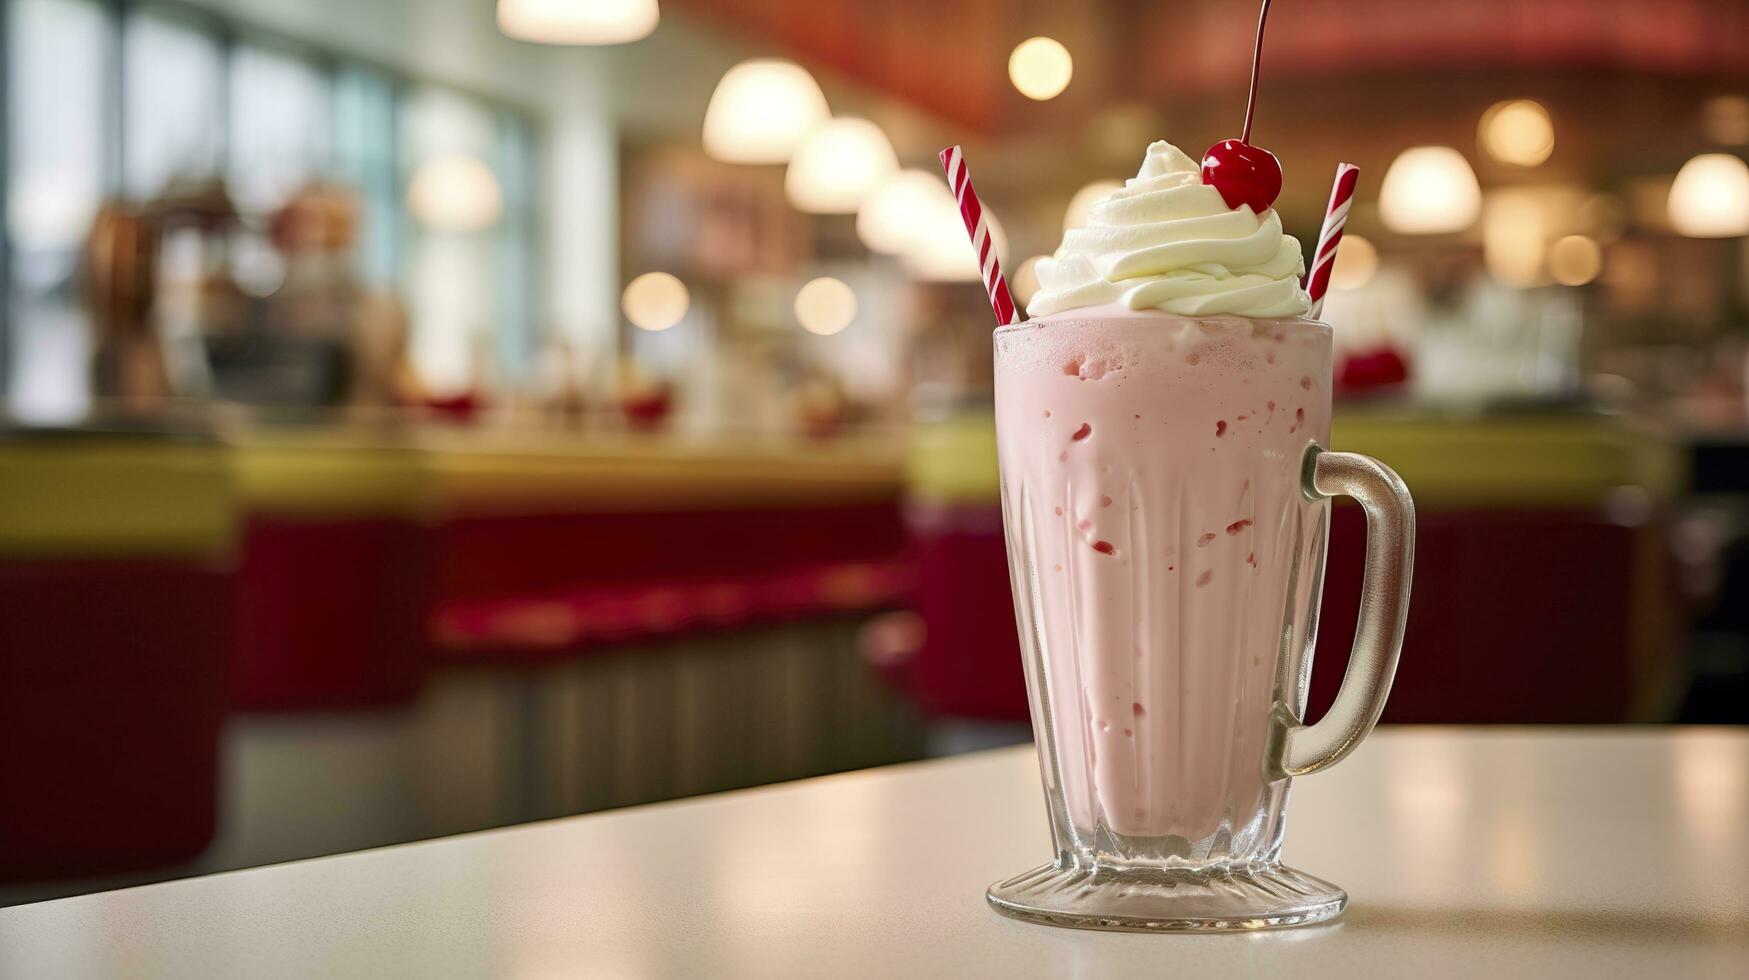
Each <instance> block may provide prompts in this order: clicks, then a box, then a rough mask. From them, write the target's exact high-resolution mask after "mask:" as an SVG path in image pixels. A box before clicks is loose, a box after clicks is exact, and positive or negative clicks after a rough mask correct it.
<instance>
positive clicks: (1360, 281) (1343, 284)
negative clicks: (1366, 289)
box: [1330, 234, 1379, 289]
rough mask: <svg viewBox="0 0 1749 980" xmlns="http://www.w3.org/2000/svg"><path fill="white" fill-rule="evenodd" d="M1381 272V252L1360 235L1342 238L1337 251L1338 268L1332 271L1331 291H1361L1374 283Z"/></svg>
mask: <svg viewBox="0 0 1749 980" xmlns="http://www.w3.org/2000/svg"><path fill="white" fill-rule="evenodd" d="M1378 271H1379V250H1378V249H1376V248H1374V247H1373V244H1372V242H1369V241H1367V240H1366V239H1364V238H1362V237H1360V236H1359V235H1348V234H1344V235H1343V236H1342V244H1341V245H1339V246H1337V249H1336V266H1335V267H1334V268H1332V269H1331V270H1330V288H1331V289H1359V288H1360V287H1362V286H1364V285H1366V284H1367V283H1369V282H1372V277H1373V275H1374V274H1375V273H1377V272H1378Z"/></svg>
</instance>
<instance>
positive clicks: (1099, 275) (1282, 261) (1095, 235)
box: [1026, 140, 1311, 317]
mask: <svg viewBox="0 0 1749 980" xmlns="http://www.w3.org/2000/svg"><path fill="white" fill-rule="evenodd" d="M1305 271H1306V270H1305V260H1304V258H1303V257H1302V256H1301V254H1300V243H1299V242H1298V241H1297V240H1296V239H1294V237H1293V236H1292V235H1284V234H1282V231H1281V219H1280V218H1278V217H1277V216H1276V214H1275V209H1274V208H1270V209H1268V210H1266V211H1265V212H1264V213H1263V214H1261V215H1259V214H1257V213H1256V212H1255V211H1252V210H1251V208H1250V206H1249V205H1243V204H1242V205H1240V206H1239V207H1237V208H1229V207H1227V202H1225V201H1223V200H1221V192H1220V191H1218V190H1216V189H1215V188H1213V187H1211V186H1209V185H1207V184H1205V183H1203V182H1202V168H1201V167H1200V166H1198V165H1197V163H1196V161H1194V160H1192V159H1191V158H1190V157H1188V156H1185V154H1184V151H1182V150H1180V149H1179V148H1178V147H1176V146H1173V145H1172V144H1170V143H1168V142H1166V141H1165V140H1160V141H1157V142H1155V143H1154V144H1152V145H1150V146H1149V147H1148V156H1147V158H1146V159H1144V160H1143V161H1142V169H1141V171H1140V172H1139V173H1137V174H1136V176H1135V177H1133V178H1132V179H1130V180H1128V181H1125V183H1124V186H1123V187H1122V188H1120V189H1118V190H1116V191H1113V192H1112V193H1110V194H1108V195H1107V196H1106V197H1105V198H1103V199H1102V200H1100V201H1099V202H1098V203H1096V204H1094V205H1093V209H1092V211H1091V213H1090V223H1089V225H1088V227H1086V228H1075V229H1071V230H1070V231H1068V232H1065V233H1064V235H1063V244H1062V245H1061V246H1059V247H1058V249H1057V254H1056V255H1054V256H1052V257H1051V258H1048V259H1044V260H1041V261H1040V262H1039V263H1038V280H1039V287H1040V288H1039V291H1038V292H1037V293H1036V294H1034V295H1033V298H1032V302H1030V303H1028V304H1027V307H1026V312H1027V313H1028V314H1029V315H1031V316H1035V317H1036V316H1048V315H1049V314H1052V313H1058V312H1061V311H1063V310H1072V309H1078V308H1080V307H1085V306H1099V305H1102V304H1107V303H1116V304H1118V305H1120V306H1125V307H1128V308H1129V309H1132V310H1146V309H1156V310H1164V311H1166V312H1168V313H1176V314H1178V315H1180V316H1210V315H1214V314H1217V313H1230V314H1237V315H1239V316H1250V317H1291V316H1303V315H1305V313H1306V311H1307V310H1308V309H1310V307H1311V301H1310V299H1309V298H1308V297H1307V296H1306V291H1305V290H1304V289H1301V288H1300V277H1301V276H1302V275H1303V274H1304V273H1305Z"/></svg>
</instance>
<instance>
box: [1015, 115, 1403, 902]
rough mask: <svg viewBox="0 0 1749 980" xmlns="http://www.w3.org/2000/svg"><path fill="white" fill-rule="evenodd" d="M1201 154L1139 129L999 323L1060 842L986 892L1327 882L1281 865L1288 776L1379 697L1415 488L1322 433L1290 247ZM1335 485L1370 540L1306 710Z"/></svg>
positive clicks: (1313, 765) (1043, 739) (1318, 365)
mask: <svg viewBox="0 0 1749 980" xmlns="http://www.w3.org/2000/svg"><path fill="white" fill-rule="evenodd" d="M1206 174H1207V170H1206V168H1205V167H1199V166H1198V164H1197V162H1195V161H1193V160H1192V159H1190V158H1189V157H1188V156H1186V155H1185V154H1184V153H1182V152H1180V151H1179V150H1178V149H1177V148H1176V147H1174V146H1172V145H1171V144H1169V143H1165V142H1157V143H1154V144H1153V145H1152V146H1150V147H1148V151H1147V155H1146V158H1145V159H1144V161H1143V163H1142V166H1141V169H1140V171H1139V172H1138V174H1137V175H1136V177H1135V178H1133V179H1131V180H1129V181H1128V182H1127V183H1126V184H1125V186H1124V187H1122V188H1120V189H1118V190H1116V191H1114V192H1112V193H1111V194H1110V195H1108V196H1107V197H1106V198H1105V199H1103V200H1101V201H1100V202H1098V203H1097V204H1095V205H1094V206H1093V208H1092V210H1091V212H1090V215H1091V218H1090V224H1089V225H1088V227H1086V228H1079V229H1073V230H1071V231H1069V232H1067V233H1066V234H1065V236H1064V239H1063V244H1062V246H1061V247H1060V248H1059V249H1058V250H1057V253H1056V254H1055V255H1054V256H1052V257H1051V258H1050V259H1046V260H1043V261H1041V262H1040V263H1039V266H1038V276H1039V282H1040V286H1041V288H1040V290H1039V292H1038V293H1037V294H1036V295H1035V296H1034V297H1033V299H1032V302H1031V303H1030V304H1029V306H1028V312H1029V313H1030V314H1031V315H1032V319H1030V320H1029V321H1027V322H1025V323H1021V324H1016V325H1011V326H1004V327H1001V328H1000V329H998V330H997V331H996V335H995V354H996V358H995V363H996V428H997V448H998V454H999V457H1000V467H1001V482H1002V507H1003V519H1004V524H1005V528H1006V531H1007V539H1008V553H1009V562H1010V578H1011V582H1012V585H1013V590H1014V605H1015V614H1016V619H1017V622H1018V626H1019V631H1020V636H1021V643H1022V648H1023V650H1022V653H1023V660H1024V664H1025V669H1026V676H1027V690H1028V698H1029V702H1030V705H1031V710H1032V722H1033V731H1034V734H1035V736H1036V740H1037V743H1038V750H1039V761H1040V769H1041V772H1042V774H1043V778H1044V783H1045V790H1046V798H1047V802H1048V805H1049V813H1050V819H1051V828H1052V836H1053V839H1054V840H1055V843H1056V848H1057V859H1056V860H1055V861H1054V862H1052V863H1051V864H1047V865H1045V866H1044V867H1041V868H1038V869H1036V870H1034V871H1032V872H1028V873H1027V874H1023V875H1020V876H1017V877H1015V878H1013V879H1010V880H1008V881H1005V882H1001V883H999V884H997V885H995V886H993V887H992V888H991V890H990V900H991V902H992V903H993V904H995V905H996V906H997V908H999V909H1001V910H1002V911H1005V912H1008V913H1010V914H1014V915H1020V916H1022V917H1026V918H1033V919H1037V920H1040V921H1046V922H1054V923H1058V924H1071V925H1089V926H1094V927H1103V928H1112V927H1117V928H1256V927H1259V926H1267V925H1285V924H1294V923H1299V922H1309V921H1317V920H1319V919H1323V918H1328V917H1330V916H1332V915H1335V914H1336V913H1337V912H1339V911H1340V910H1341V908H1342V904H1343V902H1344V901H1345V900H1346V897H1345V896H1344V895H1343V893H1342V891H1341V890H1340V889H1338V888H1336V887H1335V886H1333V885H1330V884H1328V883H1327V882H1322V881H1319V880H1317V879H1315V878H1311V877H1309V876H1306V875H1303V874H1300V873H1299V872H1296V871H1293V870H1292V869H1289V868H1285V867H1283V866H1281V864H1280V846H1281V840H1282V833H1283V829H1284V824H1283V817H1284V813H1285V803H1286V795H1287V790H1288V782H1289V780H1288V779H1287V778H1286V777H1287V776H1289V775H1294V774H1300V773H1304V772H1311V771H1315V770H1316V769H1317V768H1320V767H1322V766H1325V765H1329V764H1331V763H1333V762H1334V761H1335V760H1337V759H1339V758H1341V757H1342V756H1343V755H1344V754H1346V753H1347V752H1348V751H1350V750H1351V749H1352V748H1353V746H1354V744H1356V743H1358V741H1359V739H1360V737H1361V736H1363V735H1364V734H1365V732H1366V730H1368V729H1370V727H1371V725H1372V723H1373V722H1374V721H1376V719H1377V712H1378V710H1379V709H1380V708H1381V707H1382V705H1383V698H1384V695H1385V693H1386V692H1387V691H1388V689H1389V678H1390V674H1391V672H1392V671H1393V670H1394V669H1395V661H1396V650H1397V644H1398V643H1399V642H1400V638H1401V627H1402V608H1403V606H1404V605H1406V601H1407V589H1408V583H1407V573H1406V568H1405V567H1404V565H1405V564H1406V561H1405V556H1406V555H1407V554H1408V548H1409V547H1410V546H1411V542H1412V524H1411V523H1410V521H1411V520H1412V508H1411V505H1410V504H1409V501H1408V496H1407V493H1406V492H1404V491H1402V488H1401V484H1400V482H1397V481H1396V478H1395V475H1394V474H1391V473H1390V472H1389V470H1388V469H1386V468H1384V467H1383V466H1382V465H1380V464H1378V463H1377V462H1376V461H1373V460H1369V459H1366V458H1365V457H1357V456H1352V455H1350V454H1344V453H1325V452H1323V451H1322V449H1321V448H1320V447H1321V446H1323V445H1327V444H1328V442H1329V436H1330V398H1331V395H1330V384H1331V364H1330V361H1331V335H1330V328H1329V327H1327V326H1325V325H1324V324H1322V323H1319V322H1316V321H1314V320H1312V319H1309V318H1307V316H1306V313H1307V310H1308V308H1309V305H1310V303H1309V299H1308V297H1307V295H1306V293H1305V291H1304V290H1303V289H1302V288H1301V285H1300V276H1301V275H1302V274H1303V272H1304V265H1303V260H1302V258H1301V252H1300V246H1299V243H1298V242H1297V241H1295V240H1294V239H1293V238H1292V237H1290V236H1288V235H1286V234H1284V233H1283V232H1282V228H1281V222H1280V219H1279V218H1278V217H1277V216H1276V214H1275V212H1274V210H1273V209H1272V208H1270V207H1269V206H1267V204H1265V205H1264V206H1263V207H1262V208H1261V210H1258V209H1255V208H1253V207H1252V206H1251V204H1250V203H1247V202H1243V201H1241V202H1240V203H1238V204H1236V205H1235V204H1230V203H1229V202H1228V200H1227V199H1226V197H1225V196H1224V195H1223V193H1222V191H1221V190H1220V189H1219V188H1217V187H1216V186H1214V185H1212V184H1211V183H1208V182H1206V180H1205V176H1206ZM1331 493H1348V494H1350V495H1353V496H1355V497H1356V498H1357V499H1359V500H1361V502H1362V503H1363V504H1364V505H1365V506H1366V508H1367V511H1368V515H1369V521H1376V522H1378V523H1376V524H1375V525H1374V533H1372V534H1370V535H1369V548H1373V547H1375V546H1376V547H1377V548H1378V549H1381V550H1379V551H1377V552H1376V555H1369V570H1368V575H1369V592H1368V595H1369V599H1368V600H1367V601H1366V603H1363V607H1362V611H1361V620H1362V621H1363V623H1365V624H1367V639H1366V641H1365V643H1364V645H1357V647H1356V653H1355V657H1356V658H1357V659H1355V661H1354V662H1355V663H1357V664H1359V665H1360V669H1359V671H1358V672H1357V673H1359V674H1362V675H1364V680H1363V682H1362V683H1359V684H1355V683H1349V684H1345V686H1344V694H1343V695H1342V696H1339V698H1338V705H1337V707H1336V708H1334V709H1333V710H1332V712H1331V715H1332V717H1334V718H1335V719H1336V720H1335V721H1333V722H1331V723H1329V724H1326V723H1320V724H1319V725H1317V726H1312V727H1310V728H1308V727H1306V726H1303V725H1300V724H1299V722H1298V718H1299V715H1300V712H1301V711H1302V710H1303V708H1304V702H1305V690H1306V681H1307V679H1308V676H1309V673H1308V672H1309V670H1310V666H1311V664H1310V653H1311V649H1312V644H1313V641H1314V639H1315V634H1316V613H1317V608H1318V598H1319V591H1320V587H1321V584H1322V583H1321V579H1322V575H1323V564H1324V551H1325V544H1326V534H1327V529H1328V526H1329V506H1330V505H1329V500H1328V494H1331ZM1406 515H1408V516H1406ZM1372 596H1384V597H1386V598H1387V599H1389V600H1390V601H1389V602H1385V603H1384V604H1383V605H1381V604H1380V602H1379V600H1377V599H1375V598H1371V597H1372ZM1392 603H1397V604H1392ZM1351 673H1356V672H1353V671H1351ZM1351 688H1352V690H1351ZM1295 739H1299V740H1300V741H1299V742H1297V743H1296V742H1295Z"/></svg>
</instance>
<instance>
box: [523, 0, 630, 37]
mask: <svg viewBox="0 0 1749 980" xmlns="http://www.w3.org/2000/svg"><path fill="white" fill-rule="evenodd" d="M659 19H661V12H660V11H659V10H658V9H657V7H656V0H498V29H499V30H500V31H503V32H504V34H505V36H507V37H513V38H515V39H517V40H518V41H534V42H537V43H540V44H625V43H626V42H628V41H636V40H639V39H641V38H646V37H649V36H650V32H652V31H654V30H655V29H656V22H657V21H658V20H659Z"/></svg>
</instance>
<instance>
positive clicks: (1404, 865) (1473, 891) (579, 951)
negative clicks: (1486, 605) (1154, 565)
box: [0, 729, 1749, 980]
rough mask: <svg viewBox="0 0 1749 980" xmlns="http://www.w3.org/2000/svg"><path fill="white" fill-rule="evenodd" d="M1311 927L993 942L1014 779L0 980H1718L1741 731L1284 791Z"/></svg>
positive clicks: (466, 850)
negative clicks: (1326, 913)
mask: <svg viewBox="0 0 1749 980" xmlns="http://www.w3.org/2000/svg"><path fill="white" fill-rule="evenodd" d="M1291 813H1292V819H1291V820H1290V822H1289V831H1288V843H1287V847H1286V856H1287V858H1288V859H1289V860H1290V861H1291V862H1292V863H1293V864H1295V865H1296V866H1298V867H1301V868H1303V869H1305V870H1307V871H1309V872H1312V873H1314V874H1318V875H1321V876H1324V877H1327V878H1329V879H1331V880H1334V881H1336V882H1337V883H1339V884H1341V885H1343V886H1344V887H1345V888H1346V889H1347V890H1348V892H1349V894H1350V896H1351V904H1350V907H1349V909H1348V911H1347V913H1346V914H1345V915H1344V916H1343V917H1342V918H1340V919H1338V920H1337V921H1336V922H1334V923H1330V924H1326V925H1322V926H1314V927H1310V928H1303V929H1294V930H1284V931H1279V932H1270V933H1260V934H1254V935H1203V936H1181V935H1180V936H1174V935H1133V934H1119V933H1098V932H1076V931H1070V930H1063V929H1056V928H1051V927H1046V926H1038V925H1029V924H1025V923H1021V922H1016V921H1013V920H1010V919H1006V918H1003V917H1001V916H999V915H997V914H996V913H994V912H992V911H991V910H990V909H989V908H988V907H987V906H986V905H985V902H984V889H985V887H986V886H987V885H988V884H989V883H990V882H991V881H993V880H995V879H997V878H1002V877H1006V876H1008V875H1010V874H1013V873H1015V872H1017V871H1020V870H1023V869H1025V868H1028V867H1031V866H1034V865H1036V864H1038V863H1039V862H1041V861H1042V860H1044V859H1045V858H1047V857H1048V856H1049V849H1050V845H1049V837H1048V834H1047V832H1046V826H1045V814H1044V807H1043V805H1042V798H1041V793H1040V789H1039V781H1038V772H1037V768H1036V762H1035V756H1034V754H1033V753H1032V751H1031V750H1030V749H1029V748H1016V749H1009V750H1000V751H996V752H991V753H984V754H978V755H972V756H963V757H959V758H953V759H947V760H941V761H935V762H929V763H921V764H914V765H907V766H898V767H891V768H886V769H874V770H867V771H863V772H858V773H850V774H844V775H838V776H828V777H823V778H820V779H814V780H807V781H803V782H799V783H792V784H787V785H779V786H772V787H765V788H760V789H755V790H749V791H744V792H739V793H732V794H726V795H721V796H712V797H703V798H699V799H694V800H689V801H683V802H677V803H669V804H661V805H655V806H648V807H639V808H633V809H627V810H620V811H616V812H610V813H603V814H596V815H593V816H584V817H574V818H570V819H564V820H556V821H552V822H548V823H542V824H535V825H531V826H525V827H519V828H513V829H508V830H500V831H492V832H486V833H479V834H471V835H466V836H462V837H456V838H451V839H447V840H439V841H431V842H425V843H419V844H409V845H404V846H399V847H391V848H385V849H382V850H376V851H367V852H362V853H358V854H350V855H342V856H339V857H332V858H324V859H319V860H313V861H306V862H301V863H296V864H289V865H283V866H278V867H269V868H260V869H255V870H249V871H239V872H231V873H227V874H221V875H214V876H211V877H206V878H199V879H193V880H186V881H179V882H169V883H164V884H159V885H151V886H146V887H142V888H135V889H129V890H124V891H118V892H110V893H106V894H98V895H88V896H83V897H79V898H71V899H64V900H60V901H55V902H45V903H42V904H38V905H31V906H23V907H17V908H12V909H6V910H0V975H6V976H53V977H81V976H93V977H99V976H115V975H126V976H130V977H186V976H251V977H276V976H286V977H303V976H359V977H364V976H369V977H383V976H408V977H414V976H416V977H439V976H458V977H477V976H513V977H536V976H573V975H576V976H627V977H666V976H674V977H691V976H713V977H730V976H757V977H771V976H905V977H923V976H944V977H962V976H1014V977H1023V976H1049V977H1059V976H1088V977H1103V976H1120V975H1144V974H1146V975H1157V974H1164V973H1171V974H1172V975H1183V976H1292V977H1295V978H1297V980H1315V978H1319V977H1342V978H1350V977H1356V976H1414V977H1419V978H1434V977H1463V978H1473V977H1479V976H1480V977H1489V978H1490V980H1502V978H1511V977H1539V978H1541V977H1568V976H1571V977H1597V976H1635V977H1643V976H1682V977H1703V978H1704V977H1739V976H1741V975H1742V969H1743V966H1744V964H1745V962H1749V879H1746V878H1745V877H1744V875H1743V873H1742V872H1743V868H1744V867H1746V866H1749V732H1742V731H1728V730H1707V729H1699V730H1681V729H1675V730H1672V729H1618V730H1611V731H1590V732H1584V733H1580V732H1576V731H1573V730H1563V729H1541V730H1531V729H1516V730H1511V729H1508V730H1500V729H1496V730H1492V731H1473V730H1461V729H1420V730H1414V731H1409V730H1384V731H1380V732H1379V733H1378V734H1377V735H1375V736H1374V737H1373V739H1372V740H1370V741H1369V742H1368V743H1367V744H1366V745H1364V746H1363V747H1362V748H1361V749H1360V751H1359V752H1358V753H1357V754H1356V755H1355V756H1354V758H1352V759H1351V760H1349V761H1348V762H1345V763H1344V764H1342V765H1340V766H1338V767H1336V768H1335V769H1334V770H1332V771H1331V772H1329V773H1327V774H1321V775H1317V776H1313V777H1309V778H1307V779H1304V780H1302V781H1300V782H1299V783H1298V784H1297V785H1296V787H1295V789H1294V800H1293V806H1292V809H1291Z"/></svg>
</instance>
